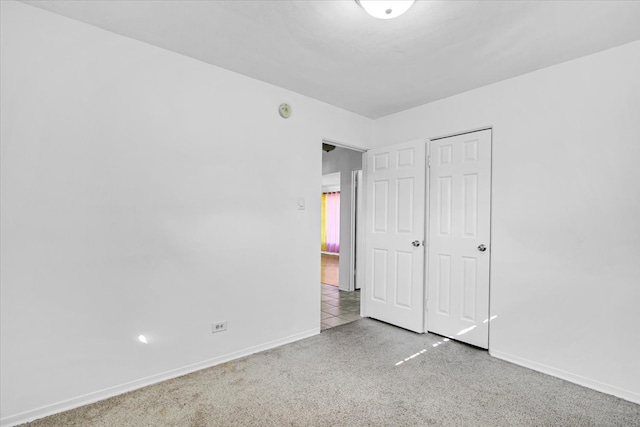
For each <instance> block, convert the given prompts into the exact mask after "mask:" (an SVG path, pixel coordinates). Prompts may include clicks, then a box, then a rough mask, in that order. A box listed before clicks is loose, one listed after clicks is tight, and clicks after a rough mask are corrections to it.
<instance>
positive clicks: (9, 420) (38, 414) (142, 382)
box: [0, 327, 320, 427]
mask: <svg viewBox="0 0 640 427" xmlns="http://www.w3.org/2000/svg"><path fill="white" fill-rule="evenodd" d="M319 333H320V327H317V328H313V329H309V330H307V331H304V332H300V333H298V334H293V335H289V336H288V337H284V338H280V339H277V340H273V341H269V342H266V343H263V344H259V345H256V346H253V347H248V348H246V349H243V350H239V351H236V352H233V353H229V354H225V355H223V356H218V357H214V358H213V359H208V360H203V361H202V362H198V363H194V364H191V365H187V366H183V367H182V368H177V369H172V370H170V371H166V372H162V373H160V374H156V375H151V376H149V377H145V378H140V379H138V380H135V381H131V382H128V383H124V384H120V385H116V386H113V387H108V388H105V389H102V390H98V391H94V392H91V393H87V394H84V395H81V396H77V397H73V398H71V399H67V400H63V401H61V402H58V403H53V404H51V405H47V406H43V407H41V408H37V409H33V410H30V411H25V412H21V413H19V414H15V415H10V416H8V417H5V418H2V419H0V426H1V427H11V426H16V425H18V424H23V423H26V422H30V421H34V420H37V419H40V418H44V417H47V416H49V415H53V414H57V413H60V412H64V411H68V410H71V409H74V408H78V407H80V406H84V405H88V404H90V403H95V402H98V401H100V400H104V399H108V398H110V397H113V396H117V395H119V394H123V393H127V392H129V391H133V390H137V389H139V388H142V387H146V386H149V385H153V384H157V383H159V382H162V381H167V380H170V379H173V378H177V377H181V376H183V375H187V374H190V373H192V372H196V371H199V370H202V369H206V368H210V367H212V366H216V365H219V364H221V363H225V362H229V361H231V360H234V359H238V358H240V357H245V356H249V355H251V354H254V353H258V352H260V351H264V350H269V349H272V348H275V347H279V346H281V345H284V344H289V343H292V342H294V341H299V340H302V339H304V338H309V337H312V336H314V335H318V334H319Z"/></svg>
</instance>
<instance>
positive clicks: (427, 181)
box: [423, 125, 494, 351]
mask: <svg viewBox="0 0 640 427" xmlns="http://www.w3.org/2000/svg"><path fill="white" fill-rule="evenodd" d="M484 130H490V131H491V150H490V156H491V168H490V171H489V236H490V241H491V242H493V141H494V138H493V133H494V128H493V126H492V125H489V126H483V127H479V128H475V129H471V130H466V131H463V132H455V133H451V134H446V135H442V136H438V137H434V138H429V139H428V142H427V149H426V150H425V155H426V156H427V158H426V160H425V168H426V169H427V170H426V171H425V186H426V187H425V191H426V194H425V216H424V220H425V224H424V225H425V242H426V245H425V246H426V247H425V251H424V256H425V260H424V269H425V270H424V276H423V277H424V296H425V300H424V310H425V314H424V331H425V333H428V331H429V329H428V326H429V325H428V324H427V322H428V321H427V301H428V299H429V277H428V275H427V273H428V271H429V270H428V269H429V251H430V248H431V245H430V244H429V241H430V238H431V236H430V235H429V222H430V220H431V218H430V215H429V213H430V209H431V205H430V203H431V194H430V193H429V188H430V185H431V182H430V175H431V174H430V170H429V169H430V163H429V162H430V158H431V142H433V141H437V140H440V139H445V138H451V137H454V136H460V135H466V134H469V133H474V132H480V131H484ZM492 260H493V257H489V319H487V323H488V325H487V329H488V346H487V347H488V348H487V351H490V350H491V318H492V317H493V313H492V312H491V262H492Z"/></svg>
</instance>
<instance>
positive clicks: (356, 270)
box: [321, 138, 368, 291]
mask: <svg viewBox="0 0 640 427" xmlns="http://www.w3.org/2000/svg"><path fill="white" fill-rule="evenodd" d="M322 143H324V144H331V145H334V146H336V147H339V148H345V149H347V150H351V151H355V152H358V153H361V154H362V159H363V163H362V169H359V170H364V159H365V158H366V157H367V156H366V153H367V151H368V149H365V148H361V147H356V146H353V145H349V144H345V143H343V142H336V141H334V140H331V139H328V138H322ZM321 162H322V156H321ZM321 168H322V165H321ZM354 172H355V170H352V171H351V176H352V179H353V173H354ZM363 173H364V172H363ZM353 188H354V183H353V181H352V182H351V189H352V190H353ZM358 190H360V195H359V196H360V197H359V200H357V203H358V207H359V209H358V212H357V213H358V218H357V222H356V224H358V223H359V224H360V225H359V227H362V224H363V223H364V221H365V220H366V217H365V216H364V213H363V209H362V208H361V206H362V203H363V201H364V197H365V196H364V193H363V192H364V183H360V186H359V188H358ZM349 203H350V207H351V208H350V210H351V212H350V217H351V220H352V221H351V227H350V228H351V229H350V231H349V233H350V234H351V246H350V250H351V254H350V256H349V273H350V274H349V283H348V289H347V290H348V291H354V290H355V288H356V281H355V280H354V276H355V277H356V278H359V282H358V283H359V284H360V285H361V288H362V287H363V286H364V283H363V281H364V277H363V274H364V270H363V269H362V267H363V266H362V263H363V262H364V260H362V259H361V260H360V263H357V262H356V260H355V259H354V254H356V253H362V248H364V240H363V239H364V237H363V232H364V229H360V228H359V229H358V230H357V232H356V230H355V229H354V222H353V218H354V216H353V208H354V199H353V193H351V200H350V201H349ZM354 234H355V235H356V236H359V237H358V238H357V240H354V239H353V235H354ZM354 263H355V267H354ZM338 280H339V279H338Z"/></svg>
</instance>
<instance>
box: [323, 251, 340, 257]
mask: <svg viewBox="0 0 640 427" xmlns="http://www.w3.org/2000/svg"><path fill="white" fill-rule="evenodd" d="M320 253H321V254H323V255H332V256H340V253H338V252H327V251H320Z"/></svg>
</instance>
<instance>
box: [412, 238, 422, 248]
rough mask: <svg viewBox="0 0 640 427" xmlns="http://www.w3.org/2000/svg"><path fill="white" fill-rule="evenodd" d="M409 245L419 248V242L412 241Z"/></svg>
mask: <svg viewBox="0 0 640 427" xmlns="http://www.w3.org/2000/svg"><path fill="white" fill-rule="evenodd" d="M411 244H412V245H413V246H414V247H416V248H417V247H418V246H420V240H414V241H413V242H411Z"/></svg>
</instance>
